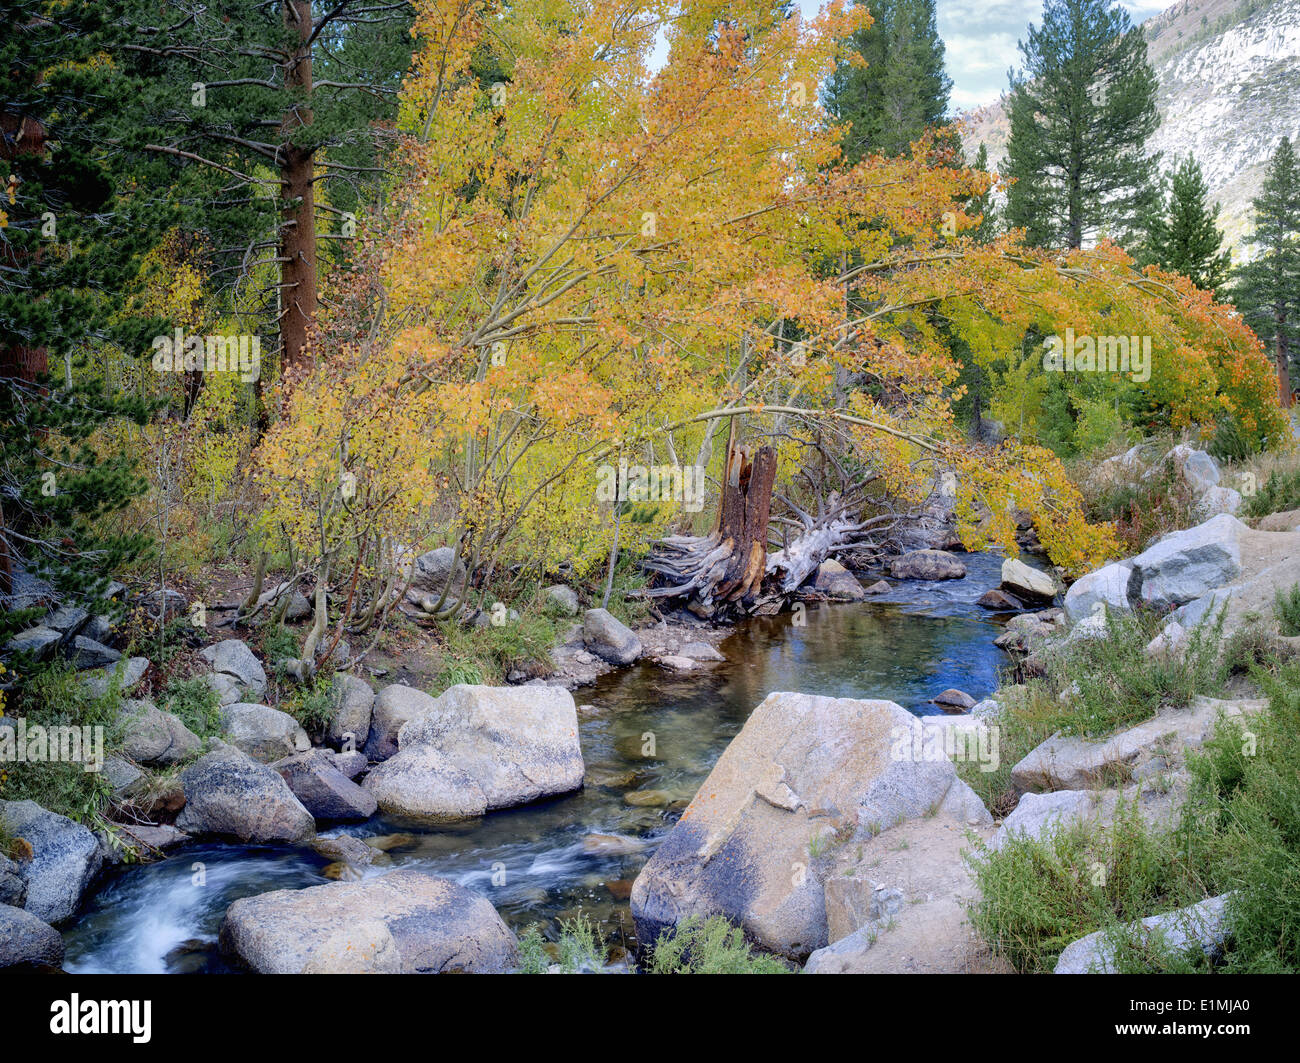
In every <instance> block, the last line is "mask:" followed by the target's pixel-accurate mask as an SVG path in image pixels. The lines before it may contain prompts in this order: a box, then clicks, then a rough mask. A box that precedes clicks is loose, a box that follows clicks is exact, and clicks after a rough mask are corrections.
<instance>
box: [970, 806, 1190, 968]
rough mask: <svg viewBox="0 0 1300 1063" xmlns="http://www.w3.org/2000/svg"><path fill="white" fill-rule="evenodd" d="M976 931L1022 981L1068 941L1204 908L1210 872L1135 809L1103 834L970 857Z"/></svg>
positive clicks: (1085, 830)
mask: <svg viewBox="0 0 1300 1063" xmlns="http://www.w3.org/2000/svg"><path fill="white" fill-rule="evenodd" d="M967 860H968V863H969V865H970V868H971V871H972V874H973V875H974V878H975V883H976V885H977V886H978V894H977V900H975V901H974V902H973V903H972V905H971V906H970V918H971V923H972V925H973V926H974V927H975V928H976V930H977V931H978V932H979V933H980V934H981V935H982V936H983V938H984V940H985V941H987V942H988V944H989V946H990V947H991V948H992V949H993V950H994V951H995V952H996V953H998V954H999V955H1001V956H1003V957H1004V958H1005V959H1007V960H1008V961H1009V962H1010V963H1011V965H1012V966H1013V967H1015V968H1016V970H1018V971H1022V972H1050V971H1051V970H1052V969H1053V967H1055V965H1056V960H1057V957H1058V956H1059V955H1060V953H1061V950H1062V949H1064V948H1065V946H1066V945H1068V944H1070V942H1072V941H1075V940H1077V939H1078V938H1081V937H1084V936H1086V935H1087V934H1091V933H1093V932H1094V931H1096V930H1105V929H1107V928H1110V927H1114V926H1116V925H1118V924H1121V923H1128V922H1132V921H1134V920H1137V919H1141V918H1144V917H1145V916H1148V915H1151V914H1152V913H1154V912H1158V911H1172V910H1173V909H1175V908H1181V907H1183V906H1184V905H1186V904H1191V903H1194V902H1195V901H1199V900H1201V899H1203V898H1204V897H1205V896H1206V895H1207V894H1206V880H1207V875H1208V865H1207V860H1206V853H1205V851H1204V849H1203V848H1202V847H1201V846H1199V845H1198V844H1197V843H1196V839H1195V838H1193V837H1191V836H1190V835H1188V834H1185V833H1183V832H1179V831H1172V832H1169V831H1158V830H1154V829H1152V828H1149V827H1148V826H1147V825H1146V824H1145V823H1144V822H1143V820H1142V817H1141V815H1140V814H1139V812H1138V810H1137V808H1136V806H1133V805H1128V806H1126V807H1124V808H1121V809H1120V810H1118V812H1117V814H1116V817H1115V820H1114V822H1113V823H1111V824H1110V825H1109V826H1107V827H1102V826H1099V825H1097V824H1096V823H1095V822H1091V821H1085V822H1074V823H1071V824H1069V825H1067V826H1064V827H1061V828H1058V829H1057V830H1055V831H1052V832H1049V833H1048V834H1046V835H1045V836H1043V837H1041V838H1037V839H1030V838H1026V837H1024V836H1023V835H1013V836H1012V837H1010V838H1008V839H1006V841H1005V842H1004V844H1003V846H1002V848H1001V849H1000V850H996V851H995V850H992V849H989V848H987V847H985V846H983V845H979V846H977V847H976V849H974V850H973V851H972V852H971V853H969V854H968V856H967Z"/></svg>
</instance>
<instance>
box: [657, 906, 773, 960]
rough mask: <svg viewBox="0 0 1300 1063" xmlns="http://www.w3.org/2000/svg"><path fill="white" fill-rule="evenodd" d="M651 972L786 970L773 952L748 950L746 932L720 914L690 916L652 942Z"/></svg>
mask: <svg viewBox="0 0 1300 1063" xmlns="http://www.w3.org/2000/svg"><path fill="white" fill-rule="evenodd" d="M650 973H651V974H789V973H790V968H789V967H788V966H787V965H786V964H785V963H783V962H782V961H781V960H779V959H777V958H776V957H775V956H768V955H765V954H763V953H758V952H754V951H752V950H751V948H750V946H749V943H748V942H747V941H745V935H744V934H742V933H741V932H740V930H739V929H737V928H736V927H733V926H732V925H731V924H730V923H728V922H727V920H726V919H724V918H723V917H722V916H720V915H715V916H713V917H712V918H710V919H707V920H703V921H702V920H700V918H699V917H698V916H691V918H689V919H687V920H686V921H685V922H684V923H681V924H680V925H679V926H678V927H677V928H676V932H673V931H670V930H665V931H664V932H663V933H662V934H660V935H659V940H658V941H656V942H655V944H654V949H653V951H652V954H651V958H650Z"/></svg>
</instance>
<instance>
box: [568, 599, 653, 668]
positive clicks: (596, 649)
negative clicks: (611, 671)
mask: <svg viewBox="0 0 1300 1063" xmlns="http://www.w3.org/2000/svg"><path fill="white" fill-rule="evenodd" d="M582 644H583V645H584V646H586V648H587V650H588V651H589V652H591V653H594V654H595V655H596V656H597V657H599V658H601V660H604V661H608V662H609V663H610V664H631V663H632V662H633V661H635V660H636V659H637V658H638V657H640V656H641V640H640V639H639V638H637V637H636V634H635V632H633V631H632V629H631V628H630V627H628V626H627V625H626V624H624V623H623V622H622V621H620V620H618V619H616V618H615V617H614V616H613V615H612V614H611V613H610V612H609V611H608V610H607V609H588V610H587V615H586V616H585V617H584V618H583V621H582Z"/></svg>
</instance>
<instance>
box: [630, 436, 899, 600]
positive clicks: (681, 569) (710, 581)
mask: <svg viewBox="0 0 1300 1063" xmlns="http://www.w3.org/2000/svg"><path fill="white" fill-rule="evenodd" d="M775 482H776V451H775V450H774V449H773V448H772V447H769V446H765V447H760V448H758V449H757V450H756V451H751V450H750V449H749V448H747V447H744V446H740V445H736V444H735V443H734V442H732V443H731V444H729V446H728V449H727V464H726V475H725V477H724V479H723V483H722V500H721V503H720V504H719V507H718V521H717V525H716V526H715V527H714V529H713V531H712V532H711V533H710V534H708V535H703V536H699V535H672V536H668V537H667V538H665V539H661V540H660V541H659V542H658V543H656V544H655V547H654V549H653V550H652V551H651V554H650V556H649V557H648V558H647V559H646V560H645V561H644V562H642V567H643V568H644V569H645V570H646V571H648V572H650V573H653V574H654V575H655V576H657V577H659V578H661V579H662V580H663V581H664V582H663V584H662V585H660V586H656V587H651V588H649V589H648V590H647V591H646V592H645V595H646V597H648V598H652V599H668V600H672V599H681V600H684V602H685V604H686V605H687V606H688V608H692V609H693V611H696V612H698V613H701V614H702V615H713V614H714V613H715V612H717V611H719V610H723V609H733V610H737V611H740V612H760V611H761V612H771V611H776V609H777V608H779V607H780V603H781V602H783V601H784V600H785V599H786V598H788V597H789V596H790V595H792V594H793V593H794V592H795V591H797V590H798V589H799V587H800V586H802V585H803V584H804V583H805V582H806V581H807V580H808V579H809V577H811V576H812V575H813V574H814V573H815V572H816V571H817V566H818V565H820V564H821V563H822V562H823V561H824V560H826V559H827V558H828V557H830V556H832V555H833V554H835V553H836V552H838V551H840V550H842V549H845V548H846V547H849V546H852V545H854V544H855V543H857V542H859V541H860V540H861V539H863V538H864V537H865V536H866V535H867V534H868V533H869V532H873V531H877V530H879V529H881V528H882V526H885V525H889V524H892V523H893V522H895V521H896V520H897V519H898V518H897V516H896V515H895V514H892V513H889V514H885V515H883V516H876V517H871V518H869V519H867V520H859V519H858V518H857V517H856V515H855V514H854V512H853V510H852V507H851V506H850V505H849V504H848V503H847V502H846V501H845V499H844V498H843V497H842V496H841V495H840V494H839V493H838V492H836V491H832V492H831V493H830V495H829V496H828V497H827V498H826V499H825V500H824V501H822V502H820V503H819V505H818V508H817V512H816V513H811V512H808V511H806V510H805V509H803V508H801V507H799V506H797V505H795V504H794V503H792V502H790V501H789V500H787V499H785V498H780V501H781V502H782V504H783V505H784V506H785V507H786V508H788V509H789V511H790V512H791V513H792V514H793V518H786V517H783V518H780V519H781V522H782V523H783V524H784V525H785V526H786V528H787V529H788V528H789V527H791V526H793V527H795V528H797V529H798V534H797V535H795V537H794V538H793V539H789V537H788V533H787V535H786V536H784V538H785V539H786V540H787V541H785V542H782V541H781V539H777V540H776V541H775V542H773V541H772V539H773V534H772V528H771V525H772V523H773V517H772V500H773V487H774V484H775ZM778 497H779V496H778ZM774 547H775V548H776V549H772V548H774ZM770 549H772V552H770V553H769V550H770Z"/></svg>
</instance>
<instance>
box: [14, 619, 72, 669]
mask: <svg viewBox="0 0 1300 1063" xmlns="http://www.w3.org/2000/svg"><path fill="white" fill-rule="evenodd" d="M62 638H63V633H62V632H60V631H57V630H55V629H54V628H52V627H45V626H44V625H43V624H38V625H37V626H36V627H29V628H28V629H27V630H26V631H20V632H18V634H17V635H15V636H14V637H13V638H11V639H10V640H9V641H8V642H6V643H5V644H4V655H5V656H6V657H8V656H10V655H12V654H18V653H29V654H31V655H32V657H33V659H35V660H38V661H43V660H45V659H46V658H48V657H51V656H53V654H54V651H55V650H57V649H58V647H59V642H60V641H61V640H62Z"/></svg>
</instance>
